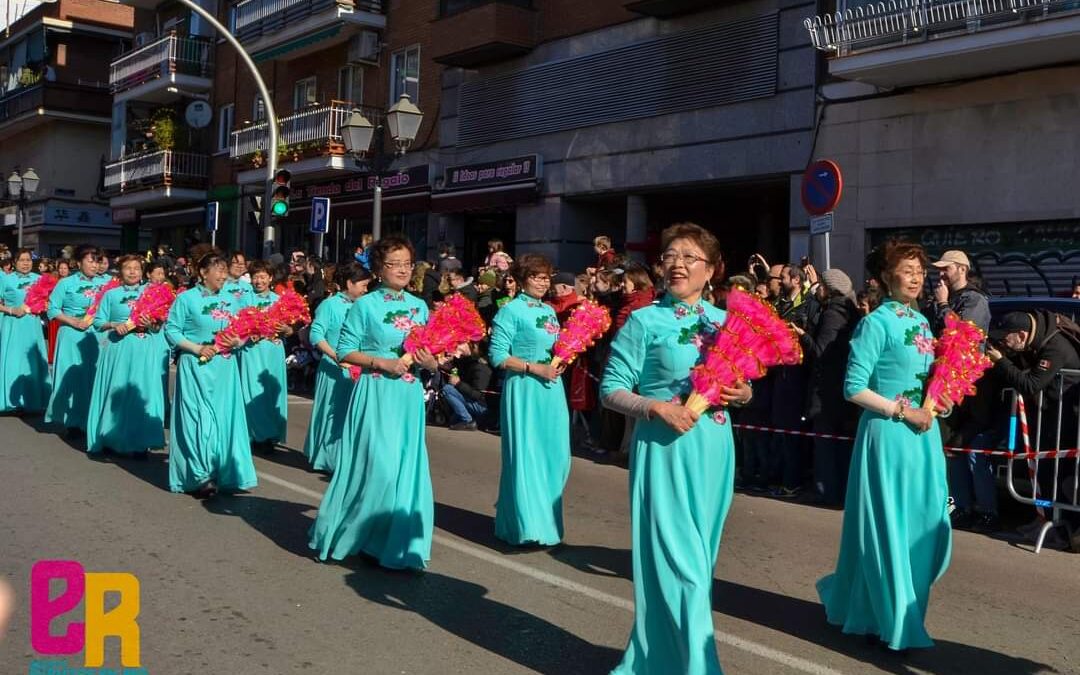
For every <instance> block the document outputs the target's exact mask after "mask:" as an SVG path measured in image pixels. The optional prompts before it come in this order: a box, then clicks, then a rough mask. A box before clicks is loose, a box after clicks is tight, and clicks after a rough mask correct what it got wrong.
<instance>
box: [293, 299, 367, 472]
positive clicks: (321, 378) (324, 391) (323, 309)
mask: <svg viewBox="0 0 1080 675" xmlns="http://www.w3.org/2000/svg"><path fill="white" fill-rule="evenodd" d="M352 305H353V299H352V298H350V297H349V295H348V294H347V293H337V294H335V295H334V296H332V297H329V298H327V299H326V300H324V301H323V302H321V303H320V304H319V306H318V308H317V309H316V310H315V320H314V321H312V322H311V331H310V332H309V338H308V339H309V341H310V342H311V344H313V345H316V344H319V343H320V342H322V341H324V340H325V341H326V343H327V344H328V345H330V347H331V348H335V347H336V346H337V344H338V340H339V339H340V337H341V327H342V325H344V323H345V317H346V315H348V313H349V309H350V308H351V307H352ZM339 356H341V357H343V356H345V355H344V354H339ZM354 385H355V383H354V382H353V379H352V377H351V376H350V375H349V371H348V370H346V369H344V368H342V367H341V366H340V365H339V364H338V363H337V362H335V361H334V360H333V359H331V358H330V357H328V356H326V355H325V354H324V355H323V356H322V358H320V359H319V367H318V369H317V370H316V374H315V401H314V405H313V406H312V409H311V423H310V425H309V426H308V433H307V438H306V439H305V440H304V456H305V457H307V459H308V462H309V463H310V464H311V468H313V469H315V470H316V471H327V472H330V473H333V471H334V468H335V467H336V466H337V458H338V455H339V454H340V453H341V436H342V432H343V431H344V429H345V413H346V412H348V409H349V400H350V398H351V397H352V390H353V386H354Z"/></svg>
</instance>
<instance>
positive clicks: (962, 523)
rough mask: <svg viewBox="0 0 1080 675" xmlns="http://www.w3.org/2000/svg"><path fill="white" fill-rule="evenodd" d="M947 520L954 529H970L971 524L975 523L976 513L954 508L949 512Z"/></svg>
mask: <svg viewBox="0 0 1080 675" xmlns="http://www.w3.org/2000/svg"><path fill="white" fill-rule="evenodd" d="M949 521H950V522H951V523H952V529H954V530H970V529H971V527H972V525H974V524H975V521H976V514H974V513H972V512H971V511H961V510H960V509H956V510H955V511H953V512H952V513H950V514H949Z"/></svg>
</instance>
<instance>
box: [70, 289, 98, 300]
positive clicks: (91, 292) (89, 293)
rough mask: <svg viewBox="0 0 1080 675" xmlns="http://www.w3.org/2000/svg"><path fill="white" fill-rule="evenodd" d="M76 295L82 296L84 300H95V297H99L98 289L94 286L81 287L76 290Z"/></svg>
mask: <svg viewBox="0 0 1080 675" xmlns="http://www.w3.org/2000/svg"><path fill="white" fill-rule="evenodd" d="M75 293H76V295H82V296H83V297H84V298H90V299H91V300H93V299H94V296H95V295H97V289H96V288H94V287H93V286H79V288H77V289H76V290H75Z"/></svg>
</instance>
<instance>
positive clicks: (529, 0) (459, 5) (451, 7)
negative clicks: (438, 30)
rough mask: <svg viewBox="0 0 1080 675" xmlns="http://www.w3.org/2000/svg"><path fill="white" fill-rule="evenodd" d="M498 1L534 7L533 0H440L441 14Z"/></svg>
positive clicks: (527, 7)
mask: <svg viewBox="0 0 1080 675" xmlns="http://www.w3.org/2000/svg"><path fill="white" fill-rule="evenodd" d="M492 2H498V3H500V4H503V5H513V6H515V7H521V8H522V9H532V8H533V0H439V16H441V17H446V16H453V15H454V14H460V13H461V12H467V11H469V10H470V9H476V8H477V7H481V6H483V5H487V4H490V3H492Z"/></svg>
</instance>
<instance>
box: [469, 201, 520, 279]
mask: <svg viewBox="0 0 1080 675" xmlns="http://www.w3.org/2000/svg"><path fill="white" fill-rule="evenodd" d="M516 236H517V210H516V209H514V208H507V209H499V210H493V211H484V212H479V213H468V214H466V215H465V248H464V250H462V251H458V258H460V259H461V262H462V264H464V265H465V268H466V269H467V270H470V273H471V271H472V270H475V269H476V268H477V267H479V266H481V265H483V264H484V260H485V259H486V258H487V255H488V242H489V241H491V240H492V239H498V240H500V241H502V243H503V250H504V251H506V252H507V253H509V254H510V256H511V257H513V256H514V240H515V238H516Z"/></svg>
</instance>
